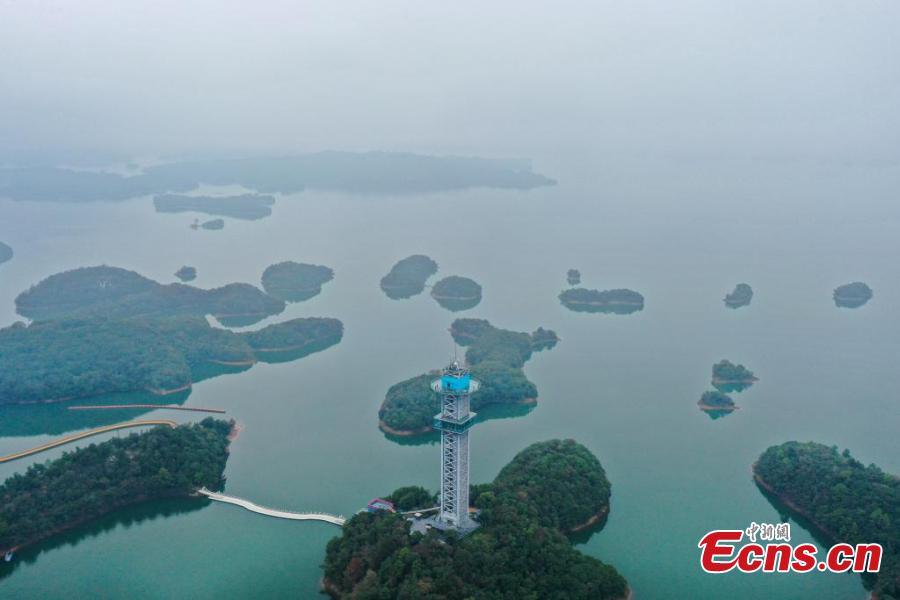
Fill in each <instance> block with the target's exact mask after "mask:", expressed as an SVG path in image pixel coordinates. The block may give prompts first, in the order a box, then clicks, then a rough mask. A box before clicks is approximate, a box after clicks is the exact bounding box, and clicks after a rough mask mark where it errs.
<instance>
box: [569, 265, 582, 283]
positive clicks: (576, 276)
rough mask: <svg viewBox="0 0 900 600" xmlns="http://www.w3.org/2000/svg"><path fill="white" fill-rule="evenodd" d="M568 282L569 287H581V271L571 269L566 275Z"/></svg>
mask: <svg viewBox="0 0 900 600" xmlns="http://www.w3.org/2000/svg"><path fill="white" fill-rule="evenodd" d="M566 281H568V282H569V285H579V284H580V283H581V271H579V270H578V269H569V271H568V272H567V273H566Z"/></svg>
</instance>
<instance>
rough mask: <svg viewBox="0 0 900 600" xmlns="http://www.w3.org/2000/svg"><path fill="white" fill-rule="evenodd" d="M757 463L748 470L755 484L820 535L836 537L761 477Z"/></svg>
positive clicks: (834, 538)
mask: <svg viewBox="0 0 900 600" xmlns="http://www.w3.org/2000/svg"><path fill="white" fill-rule="evenodd" d="M757 464H758V463H753V466H752V467H751V468H750V470H751V471H752V473H753V481H754V482H756V484H757V485H758V486H759V487H761V488H763V489H764V490H766V491H767V492H769V494H771V495H772V496H774V497H775V498H778V501H779V502H781V503H782V504H784V505H785V506H787V507H788V508H789V509H791V510H792V511H794V512H795V513H797V514H798V515H800V516H801V517H803V518H804V519H806V520H807V521H808V522H809V524H810V525H812V526H813V527H814V528H815V529H816V530H818V531H819V533H821V534H822V535H824V536H826V537H828V538H830V539H831V540H836V539H838V537H837V536H836V535H835V534H834V533H832V532H831V531H829V530H828V529H826V528H825V527H823V526H822V525H820V524H819V523H818V522H817V521H816V520H815V519H813V518H812V517H811V516H810V515H809V514H808V513H807V512H806V511H805V510H803V509H801V508H800V507H799V506H797V505H796V504H795V503H794V501H793V500H791V499H790V498H789V497H787V496H785V495H784V494H779V493H778V492H776V491H775V488H773V487H772V486H771V485H769V483H768V482H767V481H766V480H765V479H763V477H762V475H760V474H759V473H758V472H757V470H756V468H757Z"/></svg>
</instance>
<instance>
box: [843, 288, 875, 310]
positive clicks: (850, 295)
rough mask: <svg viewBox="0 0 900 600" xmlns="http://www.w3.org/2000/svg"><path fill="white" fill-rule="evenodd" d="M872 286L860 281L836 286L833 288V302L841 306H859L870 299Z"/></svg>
mask: <svg viewBox="0 0 900 600" xmlns="http://www.w3.org/2000/svg"><path fill="white" fill-rule="evenodd" d="M872 295H873V294H872V288H870V287H869V286H868V285H866V284H865V283H863V282H862V281H854V282H853V283H848V284H845V285H841V286H838V287H837V288H835V290H834V295H833V297H834V304H835V306H838V307H841V308H859V307H860V306H862V305H863V304H865V303H866V302H868V301H869V300H871V299H872Z"/></svg>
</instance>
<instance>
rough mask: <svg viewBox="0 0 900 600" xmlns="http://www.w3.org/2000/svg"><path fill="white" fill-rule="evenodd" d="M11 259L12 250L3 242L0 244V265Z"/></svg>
mask: <svg viewBox="0 0 900 600" xmlns="http://www.w3.org/2000/svg"><path fill="white" fill-rule="evenodd" d="M12 257H13V249H12V248H10V247H9V246H7V245H6V244H4V243H3V242H0V265H2V264H3V263H5V262H7V261H8V260H11V259H12Z"/></svg>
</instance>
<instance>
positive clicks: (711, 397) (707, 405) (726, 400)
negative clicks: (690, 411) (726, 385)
mask: <svg viewBox="0 0 900 600" xmlns="http://www.w3.org/2000/svg"><path fill="white" fill-rule="evenodd" d="M697 405H698V406H699V407H700V410H702V411H705V412H707V413H717V412H720V411H725V412H731V411H733V410H735V409H736V408H737V405H736V404H735V403H734V400H732V399H731V396H729V395H728V394H723V393H722V392H720V391H718V390H710V391H708V392H703V395H702V396H700V400H699V401H698V402H697Z"/></svg>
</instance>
